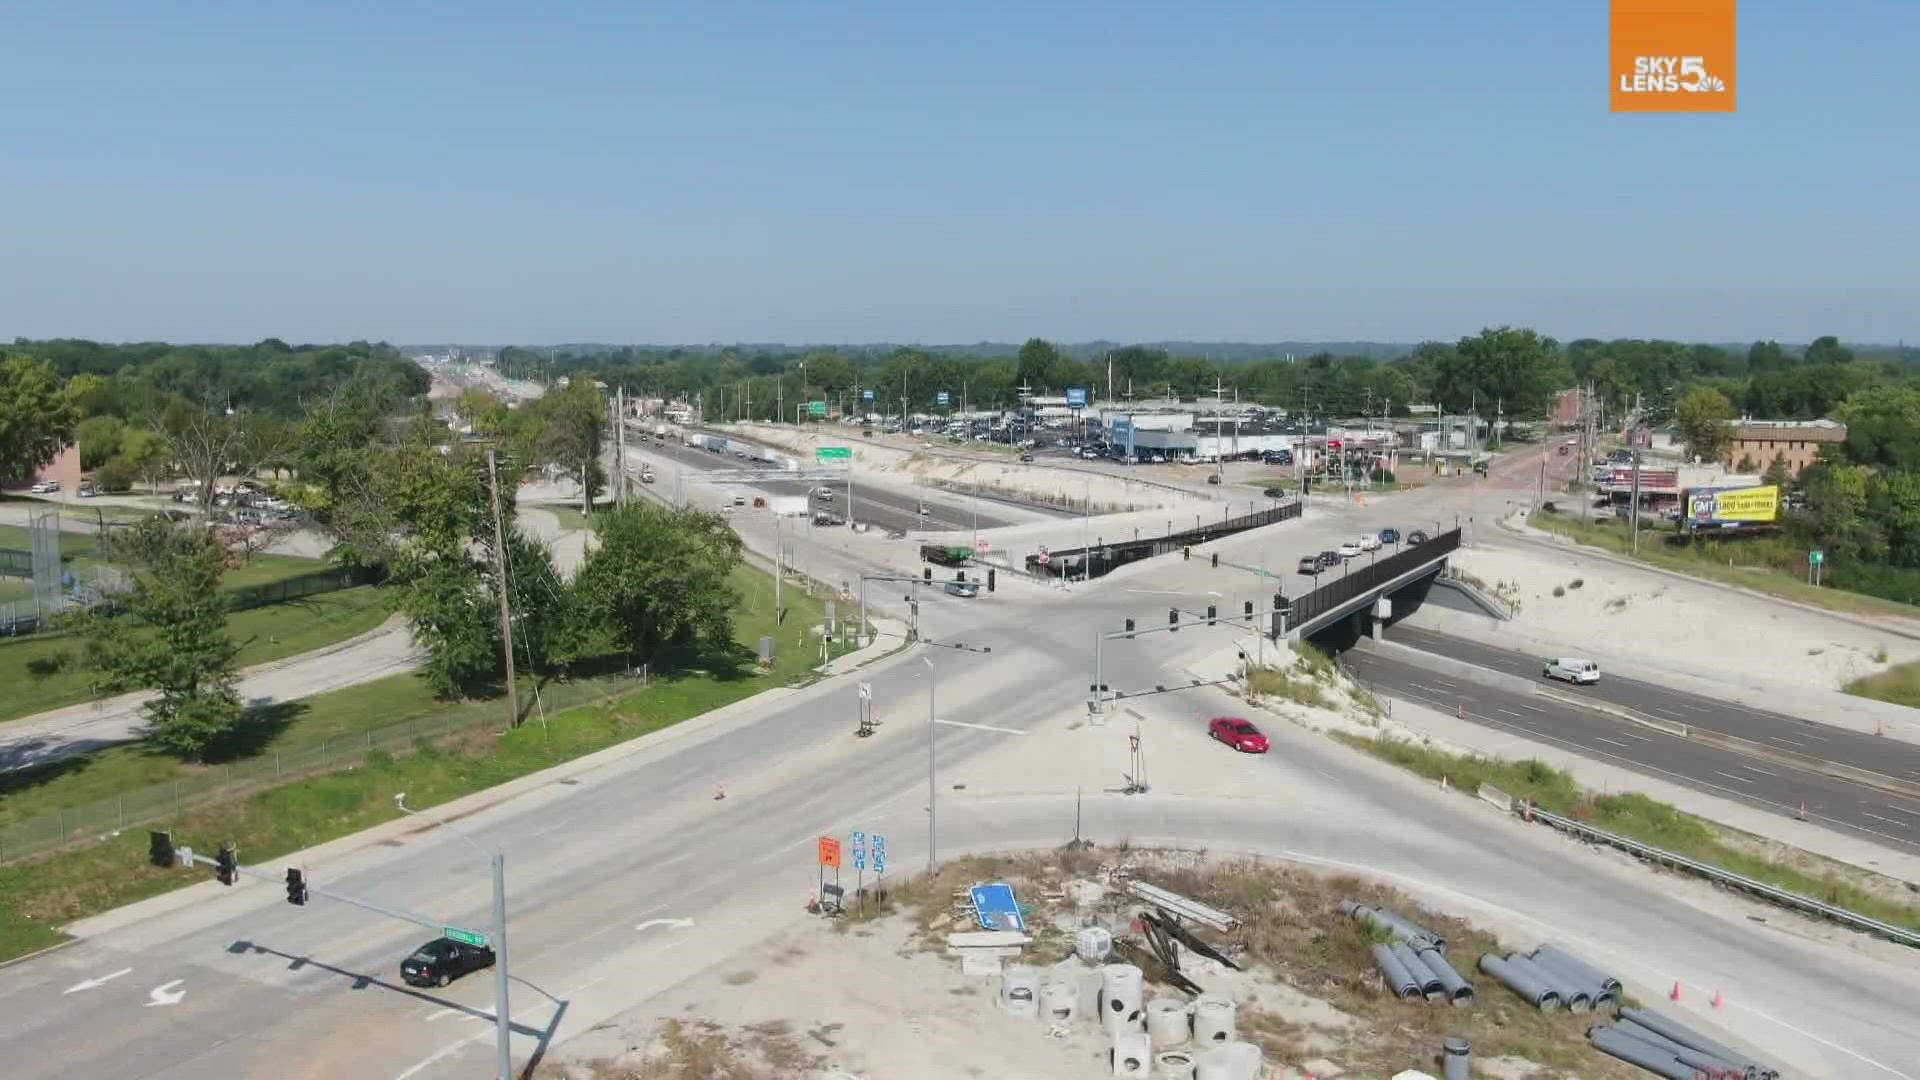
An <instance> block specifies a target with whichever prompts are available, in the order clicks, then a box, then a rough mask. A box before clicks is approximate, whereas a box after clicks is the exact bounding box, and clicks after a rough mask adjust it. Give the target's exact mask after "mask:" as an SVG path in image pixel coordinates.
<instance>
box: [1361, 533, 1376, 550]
mask: <svg viewBox="0 0 1920 1080" xmlns="http://www.w3.org/2000/svg"><path fill="white" fill-rule="evenodd" d="M1360 550H1361V551H1379V550H1380V538H1379V537H1378V536H1375V535H1374V534H1372V533H1367V534H1366V535H1364V536H1362V537H1361V538H1360Z"/></svg>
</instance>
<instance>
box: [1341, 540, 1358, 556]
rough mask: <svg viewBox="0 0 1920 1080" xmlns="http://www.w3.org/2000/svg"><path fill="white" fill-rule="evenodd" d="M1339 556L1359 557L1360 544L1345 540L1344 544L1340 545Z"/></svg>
mask: <svg viewBox="0 0 1920 1080" xmlns="http://www.w3.org/2000/svg"><path fill="white" fill-rule="evenodd" d="M1340 557H1341V558H1342V559H1357V558H1359V557H1360V545H1359V544H1356V543H1354V542H1353V541H1351V540H1349V541H1347V542H1346V543H1344V544H1341V545H1340Z"/></svg>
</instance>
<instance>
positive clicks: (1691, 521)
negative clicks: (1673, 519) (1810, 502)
mask: <svg viewBox="0 0 1920 1080" xmlns="http://www.w3.org/2000/svg"><path fill="white" fill-rule="evenodd" d="M1779 519H1780V486H1779V485H1778V484H1762V485H1760V486H1758V487H1739V488H1694V489H1693V490H1691V491H1689V492H1687V513H1686V524H1687V528H1689V529H1730V528H1739V527H1740V526H1743V525H1771V524H1773V523H1774V522H1775V521H1778V520H1779Z"/></svg>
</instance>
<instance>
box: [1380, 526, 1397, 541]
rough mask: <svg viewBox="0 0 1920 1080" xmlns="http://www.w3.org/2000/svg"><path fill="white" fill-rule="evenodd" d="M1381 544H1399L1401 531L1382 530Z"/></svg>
mask: <svg viewBox="0 0 1920 1080" xmlns="http://www.w3.org/2000/svg"><path fill="white" fill-rule="evenodd" d="M1380 542H1381V543H1383V544H1397V543H1399V542H1400V530H1399V529H1381V530H1380Z"/></svg>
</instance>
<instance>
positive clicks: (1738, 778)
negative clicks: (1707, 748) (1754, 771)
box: [1714, 769, 1753, 784]
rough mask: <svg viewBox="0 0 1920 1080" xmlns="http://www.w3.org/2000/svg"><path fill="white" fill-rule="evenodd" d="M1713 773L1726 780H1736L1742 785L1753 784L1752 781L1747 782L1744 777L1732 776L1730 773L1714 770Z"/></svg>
mask: <svg viewBox="0 0 1920 1080" xmlns="http://www.w3.org/2000/svg"><path fill="white" fill-rule="evenodd" d="M1714 771H1715V772H1716V773H1719V775H1721V776H1724V777H1726V778H1727V779H1729V780H1738V781H1740V782H1741V783H1743V784H1751V783H1753V781H1752V780H1749V779H1747V778H1746V777H1744V776H1735V775H1733V774H1732V773H1730V772H1720V771H1719V770H1718V769H1715V770H1714Z"/></svg>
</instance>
